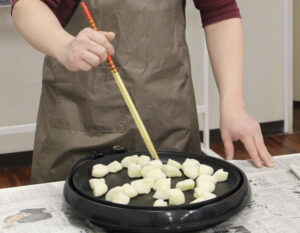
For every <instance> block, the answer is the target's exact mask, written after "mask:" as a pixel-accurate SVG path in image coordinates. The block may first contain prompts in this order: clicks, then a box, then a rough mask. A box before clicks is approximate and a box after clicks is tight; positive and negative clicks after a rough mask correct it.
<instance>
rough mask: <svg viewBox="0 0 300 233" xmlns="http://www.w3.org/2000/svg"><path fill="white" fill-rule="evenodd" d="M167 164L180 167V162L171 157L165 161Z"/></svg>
mask: <svg viewBox="0 0 300 233" xmlns="http://www.w3.org/2000/svg"><path fill="white" fill-rule="evenodd" d="M167 165H170V166H173V167H176V168H178V169H181V167H182V166H181V164H180V163H179V162H177V161H175V160H173V159H168V162H167Z"/></svg>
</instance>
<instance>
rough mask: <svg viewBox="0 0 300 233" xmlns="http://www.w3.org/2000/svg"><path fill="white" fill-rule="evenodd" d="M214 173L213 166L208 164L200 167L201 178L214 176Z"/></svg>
mask: <svg viewBox="0 0 300 233" xmlns="http://www.w3.org/2000/svg"><path fill="white" fill-rule="evenodd" d="M213 173H214V169H213V168H212V167H211V166H208V165H206V164H200V167H199V176H201V175H210V176H211V175H212V174H213Z"/></svg>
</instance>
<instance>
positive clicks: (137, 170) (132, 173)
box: [127, 163, 142, 178]
mask: <svg viewBox="0 0 300 233" xmlns="http://www.w3.org/2000/svg"><path fill="white" fill-rule="evenodd" d="M127 172H128V176H129V177H130V178H137V177H141V176H142V166H141V165H139V164H136V163H131V164H129V165H128V171H127Z"/></svg>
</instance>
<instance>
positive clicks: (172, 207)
mask: <svg viewBox="0 0 300 233" xmlns="http://www.w3.org/2000/svg"><path fill="white" fill-rule="evenodd" d="M135 154H137V155H148V156H150V155H149V152H146V151H134V152H126V153H122V154H115V155H103V156H101V157H98V158H97V159H92V160H91V161H88V162H86V163H84V164H82V165H80V166H78V167H77V168H75V169H74V170H73V171H72V172H71V174H70V176H69V177H68V179H69V180H70V185H71V186H72V187H73V189H74V190H75V191H76V192H78V193H80V194H81V195H82V196H84V197H85V198H87V199H88V200H90V201H92V202H94V203H99V204H101V205H107V206H110V207H114V208H122V209H139V210H148V211H168V210H170V211H171V210H176V209H180V210H182V209H185V210H192V209H195V208H200V207H202V206H208V205H211V204H213V203H216V202H218V201H222V200H223V199H224V198H226V197H228V196H230V195H232V194H233V193H235V192H237V191H238V190H239V189H240V187H241V185H242V184H243V182H244V181H243V173H242V171H241V170H240V169H239V168H238V167H236V166H235V165H233V164H231V163H228V162H226V163H225V161H224V160H222V159H219V158H215V157H210V156H207V155H205V154H194V153H187V152H174V151H158V155H179V156H180V155H183V156H185V157H183V158H184V159H186V158H192V157H196V159H197V157H198V158H199V156H202V159H204V160H212V161H214V162H215V161H218V162H219V163H221V164H224V163H225V166H229V167H231V169H233V170H235V172H238V174H239V176H240V182H239V184H237V186H236V187H234V188H233V189H232V190H230V191H229V192H227V193H225V194H223V195H221V196H217V197H216V198H213V199H211V200H207V201H203V202H199V203H193V204H190V203H188V204H184V205H169V206H167V207H153V206H137V205H122V204H116V203H112V202H108V201H105V200H101V199H99V198H96V197H92V196H91V195H88V194H86V193H84V192H82V191H81V190H80V189H78V188H77V187H76V186H75V185H74V182H73V177H74V175H75V174H76V172H77V171H78V170H80V169H84V168H85V167H88V165H90V164H92V163H94V162H95V161H96V160H97V161H99V160H106V159H107V160H111V161H114V160H116V158H120V157H121V158H124V157H126V156H130V155H135ZM189 156H190V157H189ZM87 182H88V181H87Z"/></svg>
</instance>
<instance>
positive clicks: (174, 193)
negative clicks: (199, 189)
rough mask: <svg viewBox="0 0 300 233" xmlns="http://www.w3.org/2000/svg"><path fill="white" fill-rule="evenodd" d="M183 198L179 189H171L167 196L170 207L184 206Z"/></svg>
mask: <svg viewBox="0 0 300 233" xmlns="http://www.w3.org/2000/svg"><path fill="white" fill-rule="evenodd" d="M184 202H185V197H184V194H183V192H182V191H181V190H180V189H176V188H175V189H171V190H170V194H169V204H170V205H181V204H184Z"/></svg>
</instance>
